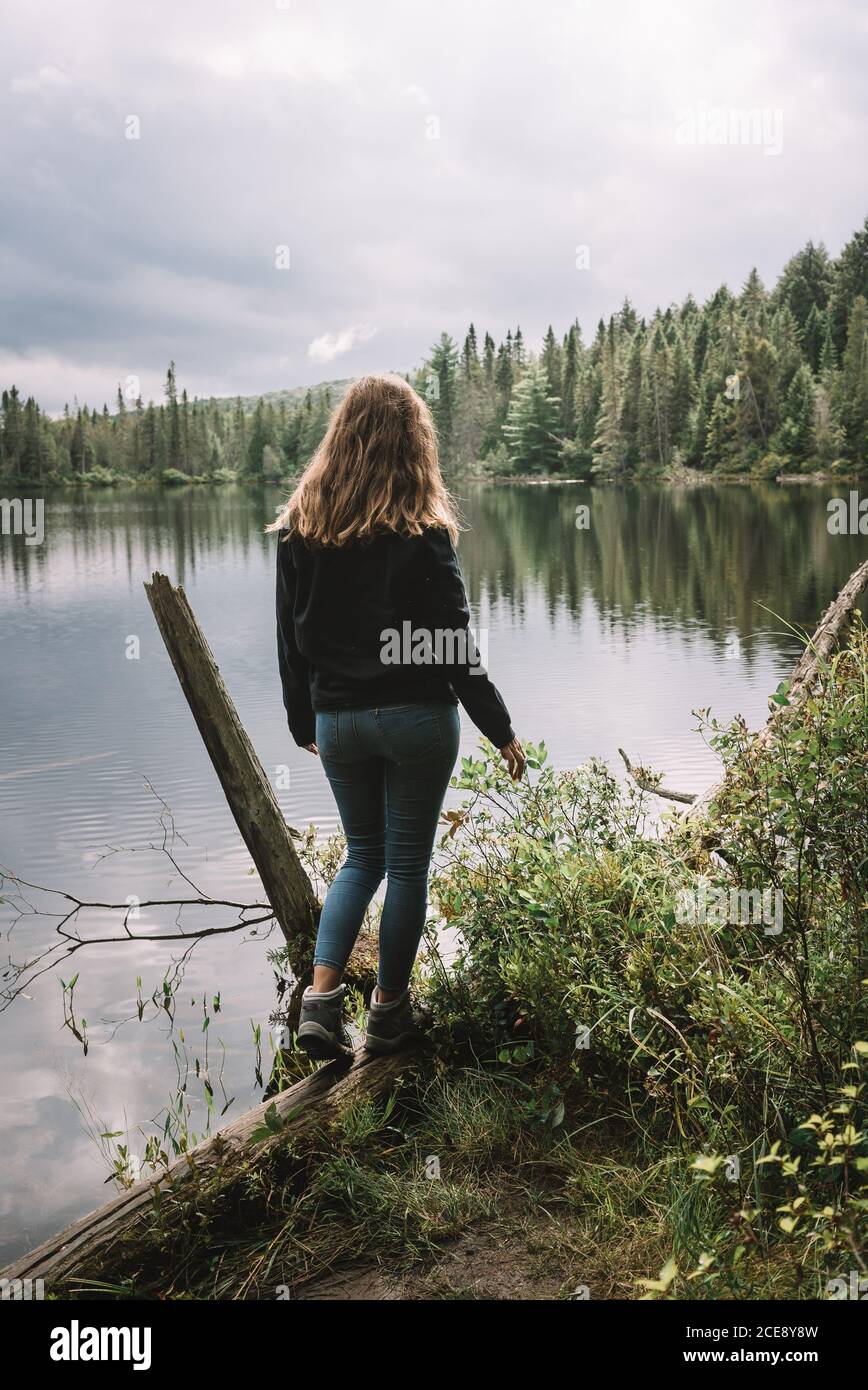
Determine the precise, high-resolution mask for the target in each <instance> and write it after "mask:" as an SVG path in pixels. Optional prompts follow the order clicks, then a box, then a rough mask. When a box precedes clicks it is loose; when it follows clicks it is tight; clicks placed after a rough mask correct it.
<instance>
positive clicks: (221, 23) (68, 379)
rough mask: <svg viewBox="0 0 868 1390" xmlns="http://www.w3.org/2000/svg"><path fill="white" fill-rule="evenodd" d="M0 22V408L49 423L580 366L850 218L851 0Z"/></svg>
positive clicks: (858, 183) (857, 26)
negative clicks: (614, 323) (615, 336)
mask: <svg viewBox="0 0 868 1390" xmlns="http://www.w3.org/2000/svg"><path fill="white" fill-rule="evenodd" d="M3 10H4V13H3V15H2V24H3V45H2V51H0V132H2V134H0V161H2V163H0V175H2V190H3V191H2V198H0V294H2V315H0V381H2V383H3V384H4V385H5V384H7V383H11V382H13V381H14V382H15V383H16V384H17V385H18V386H19V388H20V389H21V390H22V391H23V392H24V393H27V394H31V393H32V394H35V395H36V396H37V398H38V399H39V400H40V402H41V403H42V404H43V405H44V406H45V407H46V408H48V409H57V408H59V407H61V406H62V405H63V403H64V401H66V400H69V401H70V402H71V401H72V400H73V398H74V397H76V396H77V397H78V399H79V401H87V402H88V403H89V404H91V405H97V406H101V405H102V402H103V401H104V400H108V401H109V402H110V403H111V402H112V400H113V398H114V394H115V392H116V390H117V385H118V383H119V382H121V383H123V382H126V381H127V379H128V378H129V377H138V378H139V380H140V382H141V390H142V394H143V396H144V397H145V399H146V400H147V399H148V398H149V397H151V396H153V397H157V398H158V397H159V394H160V389H161V382H162V378H163V376H164V373H165V367H166V363H167V361H168V360H169V358H170V357H173V358H174V359H175V360H176V363H177V369H178V377H179V382H180V383H181V384H182V385H185V386H186V387H187V389H188V390H189V391H190V392H191V394H194V393H195V394H200V395H202V394H205V395H207V394H211V393H214V394H218V395H228V394H234V393H236V392H241V393H245V394H246V393H253V392H258V391H264V390H271V389H274V388H277V387H281V386H293V385H301V384H306V383H313V382H316V381H321V380H324V379H327V378H329V377H338V376H350V375H354V374H357V373H359V372H361V371H365V370H386V369H395V368H398V369H406V368H408V367H411V366H413V365H414V364H416V363H417V362H418V361H419V360H420V359H421V357H422V356H423V355H424V353H425V351H426V349H427V348H428V346H429V345H430V343H431V342H432V341H433V339H434V338H435V337H436V336H437V335H438V334H439V332H440V331H441V330H442V329H446V330H447V331H449V332H450V333H452V334H453V336H455V337H456V338H457V337H460V336H461V335H463V333H464V331H465V329H466V326H467V323H468V322H469V320H470V319H473V320H474V322H475V323H476V325H477V328H478V329H479V330H480V332H481V331H482V330H484V329H486V328H487V329H489V330H490V331H491V332H492V333H493V334H494V335H495V337H500V336H502V335H503V334H504V333H505V331H506V329H507V328H508V327H509V326H511V325H515V324H516V323H520V324H521V327H522V330H523V331H524V334H525V336H526V338H527V339H528V341H529V342H530V343H531V344H532V345H535V344H536V343H537V341H538V340H539V338H540V337H541V335H542V333H543V332H544V331H545V328H546V325H547V324H548V323H549V322H552V323H553V324H554V326H555V328H556V329H557V330H558V331H559V332H563V330H564V329H565V328H566V326H567V325H568V324H569V322H570V321H571V320H572V319H573V318H574V317H575V316H578V318H579V320H580V321H581V323H582V325H583V328H584V330H585V335H586V337H587V336H589V334H591V333H592V332H593V328H594V325H595V323H596V320H597V318H598V317H599V316H600V315H601V314H607V313H609V312H611V311H612V310H613V309H615V308H616V307H617V306H618V304H619V303H620V302H621V300H622V299H623V297H624V295H625V294H628V295H629V296H630V297H631V299H632V300H633V302H634V303H635V304H636V306H637V307H638V309H639V310H640V311H641V312H643V313H647V312H649V311H651V310H652V309H653V307H654V306H655V305H656V304H658V303H664V304H665V303H668V302H670V301H672V300H677V299H681V298H682V297H683V296H684V294H685V293H686V292H687V291H688V290H691V291H692V292H693V293H694V294H695V295H696V296H697V297H698V298H700V299H701V298H703V297H705V296H706V295H707V294H708V293H710V292H711V291H712V290H713V289H714V288H715V287H716V286H717V285H718V284H719V283H720V282H721V281H727V282H728V283H730V284H731V285H733V286H737V285H739V284H740V283H741V282H742V281H743V279H744V277H745V275H746V273H747V271H748V270H749V269H750V267H751V266H752V265H754V264H756V265H757V266H758V267H759V270H760V273H761V274H762V275H763V277H764V278H765V279H767V280H768V281H773V280H774V278H775V276H776V275H777V273H778V272H779V270H780V269H781V266H782V265H783V263H784V262H785V260H786V259H787V257H788V256H789V255H790V254H792V252H793V251H794V250H796V249H797V248H798V247H799V246H800V245H802V244H803V243H804V242H805V241H807V240H808V239H809V238H810V239H813V240H815V241H818V240H824V241H825V242H826V245H827V246H828V248H829V250H830V251H832V252H833V253H837V252H838V251H839V250H840V248H841V245H842V244H843V242H844V241H845V240H846V239H847V237H848V236H849V235H850V234H851V233H852V231H853V230H854V229H855V228H856V227H857V226H858V225H860V224H861V222H862V220H863V218H864V217H865V214H866V212H868V187H866V182H868V181H866V176H865V170H866V146H868V84H866V83H865V81H864V77H865V73H866V72H868V9H866V7H865V5H864V3H862V2H861V0H824V3H823V4H822V5H818V4H816V3H813V0H811V2H810V3H808V2H807V0H780V2H779V0H750V3H742V0H726V3H718V2H717V0H656V2H655V3H654V4H650V3H647V0H571V2H570V3H566V0H563V2H562V0H551V3H547V2H546V0H535V3H533V4H532V3H530V0H527V3H518V0H461V3H458V2H457V0H436V3H433V0H428V2H427V3H419V2H418V0H328V3H326V2H325V0H320V2H319V3H313V2H312V0H277V3H275V0H232V2H231V3H230V0H207V3H206V0H184V3H183V4H179V3H177V0H154V2H152V3H148V4H145V5H142V4H140V3H137V4H131V3H128V2H127V0H77V3H76V4H74V5H70V4H69V3H68V0H63V2H62V3H61V2H60V0H57V2H56V3H46V0H28V3H27V4H26V5H17V6H14V7H13V6H12V5H11V4H5V5H4V6H3ZM751 113H754V114H753V115H751Z"/></svg>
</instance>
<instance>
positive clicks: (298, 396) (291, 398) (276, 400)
mask: <svg viewBox="0 0 868 1390" xmlns="http://www.w3.org/2000/svg"><path fill="white" fill-rule="evenodd" d="M354 380H355V377H351V376H347V377H342V378H341V379H340V380H338V381H318V382H317V383H316V385H315V386H285V387H282V388H281V389H280V390H279V391H262V392H261V393H260V394H259V395H258V396H242V397H241V407H242V409H243V410H244V411H245V412H248V411H251V410H255V409H256V406H257V405H258V404H259V402H260V401H263V402H264V403H265V404H266V405H273V406H277V407H280V406H281V405H287V406H296V405H300V404H301V402H302V401H303V400H304V398H305V396H306V395H307V393H308V391H309V392H310V393H311V395H312V396H319V395H321V394H322V392H323V391H326V390H328V391H330V392H331V395H332V400H333V401H334V403H335V404H337V402H338V401H339V400H340V399H341V397H342V396H344V395H345V394H346V392H347V389H348V388H349V387H350V386H351V385H352V383H353V381H354ZM200 399H202V398H201V397H200ZM207 399H208V400H214V401H215V402H216V403H217V404H218V405H225V406H234V405H235V402H236V401H237V400H238V399H239V398H238V396H213V397H210V396H209V397H208V398H207Z"/></svg>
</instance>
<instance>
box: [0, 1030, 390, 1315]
mask: <svg viewBox="0 0 868 1390" xmlns="http://www.w3.org/2000/svg"><path fill="white" fill-rule="evenodd" d="M412 1060H413V1053H412V1052H411V1053H403V1054H401V1055H399V1056H397V1057H373V1056H372V1055H371V1054H370V1053H367V1052H360V1053H358V1054H357V1058H356V1060H355V1061H354V1062H353V1064H352V1066H351V1067H349V1068H348V1067H347V1066H346V1064H344V1063H340V1062H330V1063H329V1064H328V1066H325V1067H320V1069H319V1070H318V1071H316V1072H314V1074H313V1075H312V1076H308V1077H305V1079H304V1080H303V1081H299V1082H298V1083H297V1084H296V1085H295V1086H290V1087H289V1089H288V1090H286V1091H282V1092H281V1093H280V1095H278V1096H276V1097H275V1098H274V1100H273V1101H263V1102H262V1104H261V1105H258V1106H257V1107H256V1108H255V1109H254V1110H248V1111H247V1113H246V1114H244V1115H241V1116H239V1118H238V1119H237V1120H233V1122H232V1123H231V1124H230V1125H227V1126H226V1128H225V1129H222V1130H221V1131H220V1133H219V1134H216V1135H215V1136H214V1137H213V1138H211V1139H206V1140H204V1141H203V1142H202V1143H201V1144H197V1146H196V1147H195V1148H194V1149H191V1150H190V1152H189V1153H187V1154H184V1155H182V1156H181V1157H180V1158H176V1159H175V1160H174V1162H173V1163H171V1164H170V1165H169V1167H168V1169H166V1171H165V1172H163V1173H162V1174H160V1175H158V1176H157V1175H155V1176H154V1177H153V1178H148V1179H145V1180H143V1181H141V1182H137V1183H135V1184H134V1185H133V1186H132V1187H129V1188H127V1190H126V1191H125V1192H121V1193H119V1194H118V1196H117V1197H115V1198H113V1199H112V1201H110V1202H106V1204H105V1206H102V1207H98V1208H97V1210H96V1211H92V1212H90V1213H89V1214H88V1215H87V1216H84V1217H81V1218H80V1220H78V1221H74V1222H73V1223H72V1225H70V1226H67V1227H66V1228H65V1229H64V1230H62V1231H60V1232H59V1234H58V1235H56V1236H52V1237H51V1239H50V1240H47V1241H44V1242H43V1244H42V1245H39V1246H37V1248H36V1249H35V1250H31V1251H30V1253H29V1254H28V1255H22V1256H21V1258H20V1259H18V1260H14V1261H13V1262H12V1264H10V1265H7V1267H6V1268H5V1269H4V1270H0V1279H8V1280H10V1281H11V1280H14V1279H44V1280H45V1282H46V1291H47V1292H49V1293H51V1292H54V1291H55V1289H56V1288H57V1286H58V1284H61V1285H62V1284H63V1282H65V1281H66V1280H67V1279H68V1278H69V1277H70V1276H71V1275H72V1274H73V1273H75V1272H76V1271H78V1276H79V1278H81V1277H83V1276H84V1272H85V1271H86V1272H87V1274H88V1275H89V1276H91V1277H93V1276H95V1275H97V1274H98V1272H99V1269H100V1257H101V1253H102V1251H104V1250H105V1249H106V1248H107V1247H109V1246H111V1245H112V1244H113V1243H114V1242H115V1241H117V1240H118V1238H119V1237H121V1236H123V1235H124V1234H125V1233H126V1232H128V1231H130V1230H131V1229H133V1228H134V1227H135V1225H136V1224H137V1223H138V1222H139V1221H141V1220H142V1219H143V1218H144V1217H145V1216H147V1214H148V1213H149V1212H150V1211H151V1210H152V1209H153V1204H154V1199H155V1189H156V1188H159V1189H160V1190H161V1193H162V1194H163V1197H164V1200H165V1199H166V1198H167V1197H168V1196H169V1194H170V1193H171V1194H172V1195H173V1196H174V1198H175V1199H176V1200H179V1201H184V1200H185V1197H189V1196H192V1197H193V1198H194V1199H195V1192H196V1187H197V1184H199V1183H200V1182H202V1181H203V1180H206V1179H208V1178H209V1177H212V1176H213V1175H214V1174H215V1173H217V1172H219V1171H220V1170H222V1171H223V1173H224V1174H225V1175H226V1176H227V1178H231V1175H232V1171H233V1169H232V1160H233V1159H236V1160H237V1159H238V1158H239V1157H243V1156H244V1155H245V1154H247V1155H248V1156H249V1155H250V1154H251V1153H255V1154H256V1155H257V1156H259V1155H261V1154H262V1153H263V1152H264V1150H265V1149H266V1148H267V1147H268V1146H269V1145H270V1144H274V1143H279V1142H280V1141H281V1139H285V1138H287V1137H291V1138H293V1139H295V1138H298V1137H303V1136H304V1134H305V1132H310V1131H311V1130H312V1129H314V1128H316V1127H318V1126H320V1125H322V1124H326V1123H328V1121H329V1120H330V1119H332V1118H333V1117H334V1115H335V1114H337V1112H338V1111H339V1109H340V1108H341V1107H342V1106H344V1105H345V1104H347V1102H348V1101H350V1100H352V1099H353V1098H355V1097H358V1096H371V1095H377V1094H378V1093H380V1092H381V1091H384V1090H386V1089H387V1087H388V1086H390V1085H391V1083H392V1082H393V1081H394V1079H395V1077H396V1076H398V1075H399V1073H400V1072H402V1071H405V1070H406V1069H407V1067H408V1066H409V1065H410V1063H411V1062H412ZM272 1105H273V1106H274V1111H272V1114H271V1121H272V1122H271V1124H270V1125H266V1121H265V1115H266V1111H267V1110H269V1109H270V1107H271V1106H272ZM275 1115H276V1117H277V1120H278V1121H279V1122H280V1123H279V1125H278V1124H275V1120H274V1116H275ZM263 1127H265V1128H267V1129H268V1130H270V1131H271V1133H270V1134H269V1137H268V1138H265V1139H262V1140H261V1141H260V1142H259V1143H257V1142H256V1141H255V1140H254V1139H253V1135H254V1134H255V1133H256V1131H257V1130H258V1129H261V1128H263ZM236 1171H237V1169H236Z"/></svg>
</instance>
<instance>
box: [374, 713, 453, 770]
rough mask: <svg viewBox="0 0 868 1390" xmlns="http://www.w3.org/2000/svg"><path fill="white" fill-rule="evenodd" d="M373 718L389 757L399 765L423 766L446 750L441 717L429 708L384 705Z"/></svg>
mask: <svg viewBox="0 0 868 1390" xmlns="http://www.w3.org/2000/svg"><path fill="white" fill-rule="evenodd" d="M374 718H375V719H376V721H377V726H378V728H379V730H380V733H381V734H382V736H383V740H384V742H385V744H386V750H385V751H386V754H387V756H388V757H390V758H393V759H394V760H395V762H397V763H424V762H426V761H427V760H428V759H429V758H436V757H437V755H438V753H440V752H442V750H443V731H442V729H441V728H440V717H439V715H438V713H437V711H436V710H434V709H432V708H431V707H430V705H422V704H419V705H413V704H410V705H384V706H383V707H382V708H380V709H377V710H375V712H374Z"/></svg>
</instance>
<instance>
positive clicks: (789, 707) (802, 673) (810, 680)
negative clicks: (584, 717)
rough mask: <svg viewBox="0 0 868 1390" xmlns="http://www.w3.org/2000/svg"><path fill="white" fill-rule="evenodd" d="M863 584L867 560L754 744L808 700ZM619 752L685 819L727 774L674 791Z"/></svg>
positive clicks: (700, 811)
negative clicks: (701, 786)
mask: <svg viewBox="0 0 868 1390" xmlns="http://www.w3.org/2000/svg"><path fill="white" fill-rule="evenodd" d="M866 587H868V560H863V562H862V564H861V565H859V566H858V567H857V568H856V569H855V570H854V571H853V573H852V574H851V575H850V578H849V579H848V580H847V583H846V584H845V585H844V587H843V589H841V591H840V593H839V594H838V595H837V597H836V598H834V599H833V600H832V602H831V603H830V604H829V607H828V608H827V609H826V611H825V613H824V614H823V616H822V618H821V619H820V622H819V624H818V626H817V628H816V630H815V632H814V635H813V637H811V638H810V640H809V641H808V642H807V644H806V646H805V649H804V651H803V652H802V654H801V656H800V657H799V659H798V661H797V662H796V664H795V666H794V667H793V672H792V675H791V676H790V679H789V683H788V684H789V689H788V692H787V701H788V703H787V704H786V705H778V704H773V705H772V706H771V712H770V714H769V717H768V720H767V721H766V723H765V724H764V726H763V728H762V729H760V731H759V732H758V733H757V734H756V735H755V743H756V746H758V747H762V746H763V745H764V744H766V743H768V741H769V739H770V738H771V737H772V735H773V734H774V732H775V729H776V726H777V721H778V720H780V719H784V718H787V717H789V716H790V715H792V713H793V711H794V710H796V709H798V707H799V705H800V704H801V703H802V702H803V701H804V700H805V699H807V697H808V695H809V694H810V692H811V691H812V689H813V688H814V685H815V683H816V679H817V676H818V675H819V674H820V671H821V670H822V668H823V666H824V665H826V664H827V663H828V661H829V659H830V657H831V656H832V653H833V652H834V650H835V647H836V646H837V644H838V639H839V637H840V636H841V632H842V631H843V628H844V624H845V622H846V621H847V619H848V618H849V616H850V614H851V613H852V612H853V610H854V609H855V607H856V605H857V603H858V602H859V599H860V598H861V596H862V594H863V592H864V590H865V588H866ZM618 752H619V753H620V754H621V757H622V758H623V760H624V764H625V766H626V768H627V772H628V773H629V775H630V776H631V777H632V778H633V780H634V782H636V784H637V786H639V787H641V788H642V789H643V790H644V791H650V792H653V793H654V794H655V795H656V796H661V797H664V798H666V799H667V800H669V801H681V802H685V803H686V804H687V805H688V810H687V811H685V812H684V815H685V817H686V818H687V819H693V818H697V819H698V818H700V817H702V816H705V815H707V814H708V809H709V807H710V806H711V803H712V802H713V801H714V799H715V797H716V796H718V795H719V794H720V792H721V790H722V788H723V786H724V785H725V783H726V776H725V775H724V776H723V777H721V778H719V779H718V780H717V781H716V782H714V783H713V784H712V786H710V787H709V788H708V789H707V790H706V791H704V792H702V793H701V794H700V795H699V796H693V795H691V793H689V792H677V791H673V790H672V789H671V788H666V787H663V786H661V785H660V779H659V778H658V777H657V776H656V774H654V773H652V772H650V771H649V770H648V769H647V768H644V767H635V766H634V765H633V764H632V763H631V762H630V759H629V758H628V757H627V754H626V753H625V752H624V750H623V748H619V749H618Z"/></svg>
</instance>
